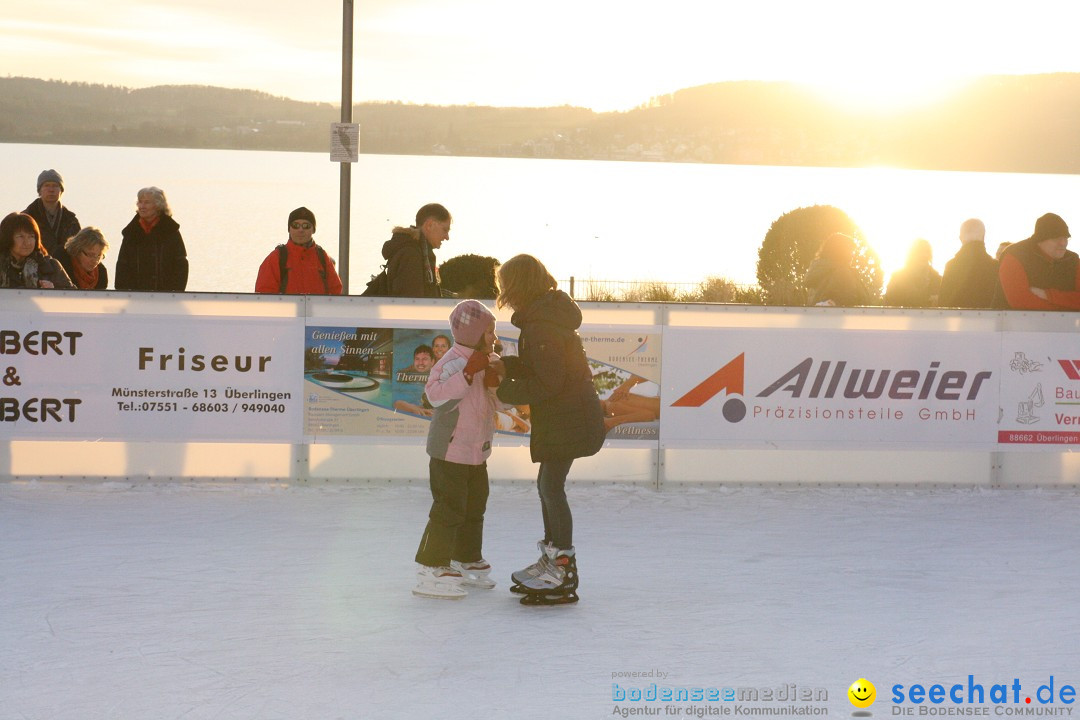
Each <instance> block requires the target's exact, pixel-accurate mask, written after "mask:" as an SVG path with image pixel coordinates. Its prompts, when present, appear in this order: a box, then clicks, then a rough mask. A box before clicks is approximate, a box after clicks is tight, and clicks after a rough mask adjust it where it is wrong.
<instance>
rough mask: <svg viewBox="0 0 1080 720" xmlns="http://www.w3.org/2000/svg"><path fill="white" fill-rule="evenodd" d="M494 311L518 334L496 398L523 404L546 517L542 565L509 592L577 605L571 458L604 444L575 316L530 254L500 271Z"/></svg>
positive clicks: (520, 576)
mask: <svg viewBox="0 0 1080 720" xmlns="http://www.w3.org/2000/svg"><path fill="white" fill-rule="evenodd" d="M498 275H499V297H498V299H497V304H498V305H499V307H507V306H509V307H510V308H511V309H513V311H514V314H513V316H512V317H511V318H510V322H511V323H513V324H514V326H515V327H518V328H520V330H521V334H520V337H519V339H518V353H519V354H518V356H517V357H504V358H503V362H504V365H505V368H506V377H505V379H504V380H503V382H502V384H501V385H500V386H499V390H498V395H499V399H500V400H502V401H503V402H506V403H510V404H512V405H528V406H529V411H530V415H531V419H532V433H531V437H530V441H529V449H530V453H531V455H532V460H533V462H538V463H540V470H539V473H538V475H537V479H536V486H537V490H538V492H539V494H540V508H541V511H542V512H543V517H544V539H543V540H542V541H541V542H540V548H541V552H542V554H541V556H540V559H539V560H538V561H537V562H536V563H534V564H533V565H531V566H530V567H528V568H525V569H524V570H519V571H518V572H516V573H514V574H513V575H512V579H513V581H514V586H513V587H512V588H511V590H513V591H515V592H519V593H523V594H525V597H524V598H522V602H523V603H525V604H552V603H563V602H574V601H575V600H577V594H576V592H575V590H576V588H577V562H576V557H575V555H576V553H575V550H574V544H573V518H572V516H571V513H570V505H569V503H568V502H567V499H566V487H565V486H566V476H567V474H568V473H569V472H570V466H571V464H572V463H573V462H574V459H575V458H579V457H587V456H589V455H594V454H595V453H596V452H598V451H599V450H600V448H601V446H602V445H603V444H604V435H605V430H604V414H603V410H601V408H600V399H599V398H598V397H597V394H596V389H595V388H594V387H593V382H592V372H591V371H590V370H589V365H588V362H587V361H586V359H585V350H584V348H583V347H582V345H581V338H580V337H579V336H578V334H577V329H578V328H579V327H580V326H581V309H580V308H578V306H577V303H575V302H574V301H573V300H572V299H571V298H570V296H569V295H567V294H566V293H564V292H562V291H561V290H559V289H557V288H558V284H557V283H556V281H555V279H554V278H553V277H552V276H551V274H550V273H548V271H547V268H545V267H544V265H543V264H542V263H541V262H540V261H539V260H537V259H536V258H534V257H532V256H531V255H517V256H516V257H513V258H511V259H510V260H507V261H506V262H505V263H504V264H503V265H502V266H501V267H500V268H499V273H498Z"/></svg>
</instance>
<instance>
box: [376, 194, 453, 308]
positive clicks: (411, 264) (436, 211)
mask: <svg viewBox="0 0 1080 720" xmlns="http://www.w3.org/2000/svg"><path fill="white" fill-rule="evenodd" d="M451 220H452V218H451V217H450V212H449V211H448V210H447V209H446V208H444V207H443V206H442V205H439V204H438V203H431V204H429V205H425V206H424V207H422V208H420V209H419V210H418V211H417V212H416V225H414V226H412V227H407V228H406V227H396V228H394V234H393V235H392V236H391V238H390V239H389V240H387V241H386V242H385V243H384V244H383V247H382V256H383V259H384V260H386V275H387V278H388V280H389V284H390V293H389V295H390V297H442V289H441V287H440V285H439V269H438V266H437V265H436V264H435V251H436V250H438V249H439V248H440V247H442V244H443V243H444V242H446V241H448V240H449V239H450V222H451Z"/></svg>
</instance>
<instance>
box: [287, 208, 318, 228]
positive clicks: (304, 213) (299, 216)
mask: <svg viewBox="0 0 1080 720" xmlns="http://www.w3.org/2000/svg"><path fill="white" fill-rule="evenodd" d="M293 220H307V221H308V222H309V223H311V229H312V230H314V229H315V213H313V212H311V211H310V210H308V209H307V208H306V207H298V208H296V209H295V210H293V211H292V212H291V213H289V223H288V224H289V225H292V224H293Z"/></svg>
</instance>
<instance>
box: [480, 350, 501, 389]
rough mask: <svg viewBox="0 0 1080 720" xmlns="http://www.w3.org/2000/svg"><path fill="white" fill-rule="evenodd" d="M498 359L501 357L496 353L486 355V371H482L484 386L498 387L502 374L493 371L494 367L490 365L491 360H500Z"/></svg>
mask: <svg viewBox="0 0 1080 720" xmlns="http://www.w3.org/2000/svg"><path fill="white" fill-rule="evenodd" d="M492 358H495V360H492ZM500 359H501V358H500V357H499V356H498V355H489V356H488V371H487V372H486V373H484V387H489V388H495V387H499V383H501V382H502V376H501V375H499V373H497V372H495V371H494V369H493V368H492V366H491V363H492V362H495V361H496V360H500Z"/></svg>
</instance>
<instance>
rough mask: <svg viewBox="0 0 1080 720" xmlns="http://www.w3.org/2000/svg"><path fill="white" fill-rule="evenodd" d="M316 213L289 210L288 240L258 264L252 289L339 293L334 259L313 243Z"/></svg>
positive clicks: (339, 284)
mask: <svg viewBox="0 0 1080 720" xmlns="http://www.w3.org/2000/svg"><path fill="white" fill-rule="evenodd" d="M314 235H315V213H313V212H311V211H310V210H308V209H307V208H306V207H298V208H296V209H295V210H293V211H292V212H291V213H289V242H287V243H285V244H283V245H278V246H277V247H276V248H274V250H273V251H272V252H271V253H270V254H269V255H267V256H266V259H265V260H263V261H262V265H260V266H259V275H258V277H257V278H256V280H255V292H257V293H278V294H284V295H340V294H341V278H340V277H339V276H338V273H337V268H335V267H334V261H333V259H332V258H331V257H330V256H329V255H327V254H326V251H325V250H323V249H322V248H321V247H319V246H318V245H317V244H316V243H315V239H314V237H313V236H314Z"/></svg>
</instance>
